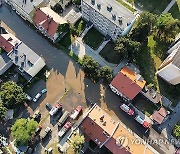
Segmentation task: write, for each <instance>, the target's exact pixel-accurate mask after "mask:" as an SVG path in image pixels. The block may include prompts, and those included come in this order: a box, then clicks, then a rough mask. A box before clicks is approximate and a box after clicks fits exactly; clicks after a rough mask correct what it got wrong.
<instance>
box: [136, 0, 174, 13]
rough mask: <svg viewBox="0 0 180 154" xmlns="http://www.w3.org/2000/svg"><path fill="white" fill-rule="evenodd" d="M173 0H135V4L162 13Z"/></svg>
mask: <svg viewBox="0 0 180 154" xmlns="http://www.w3.org/2000/svg"><path fill="white" fill-rule="evenodd" d="M170 2H171V0H163V1H161V0H134V5H135V6H136V7H137V8H139V9H142V10H145V11H149V12H152V13H156V14H161V12H162V11H164V9H165V8H166V6H167V5H168V4H169V3H170Z"/></svg>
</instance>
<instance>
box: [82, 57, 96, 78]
mask: <svg viewBox="0 0 180 154" xmlns="http://www.w3.org/2000/svg"><path fill="white" fill-rule="evenodd" d="M82 68H83V70H84V72H85V73H86V75H88V76H89V77H91V78H92V79H94V80H97V79H98V78H99V64H98V62H96V61H95V60H94V59H92V58H91V57H90V56H87V55H85V56H84V57H83V59H82Z"/></svg>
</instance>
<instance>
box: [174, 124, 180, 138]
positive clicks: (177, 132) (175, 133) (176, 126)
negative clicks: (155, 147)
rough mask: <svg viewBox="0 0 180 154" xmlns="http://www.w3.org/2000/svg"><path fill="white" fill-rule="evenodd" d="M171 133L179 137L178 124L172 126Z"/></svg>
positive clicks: (179, 127) (179, 126)
mask: <svg viewBox="0 0 180 154" xmlns="http://www.w3.org/2000/svg"><path fill="white" fill-rule="evenodd" d="M173 134H174V136H175V137H177V138H180V124H176V125H175V126H174V130H173Z"/></svg>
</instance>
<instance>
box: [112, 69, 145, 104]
mask: <svg viewBox="0 0 180 154" xmlns="http://www.w3.org/2000/svg"><path fill="white" fill-rule="evenodd" d="M145 84H146V81H145V80H144V79H143V78H142V77H141V75H139V74H136V73H134V72H133V71H131V70H130V69H129V68H128V67H126V66H125V67H124V68H123V69H122V70H121V71H120V72H119V73H118V74H117V75H116V76H115V78H114V79H113V80H112V82H111V83H110V85H109V86H110V88H111V90H112V91H113V92H114V93H116V94H117V95H119V96H121V97H122V98H123V99H125V100H127V101H129V100H132V99H133V98H134V97H135V96H136V95H137V94H138V93H140V92H141V90H142V89H143V88H144V86H145Z"/></svg>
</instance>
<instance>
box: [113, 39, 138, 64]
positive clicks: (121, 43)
mask: <svg viewBox="0 0 180 154" xmlns="http://www.w3.org/2000/svg"><path fill="white" fill-rule="evenodd" d="M140 46H141V44H140V43H139V42H137V41H134V40H131V39H130V38H128V37H120V38H118V39H117V41H116V45H115V48H114V50H115V51H117V52H118V53H119V54H120V55H121V56H122V58H126V59H129V60H130V61H134V60H135V58H136V56H138V54H139V52H140Z"/></svg>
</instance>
